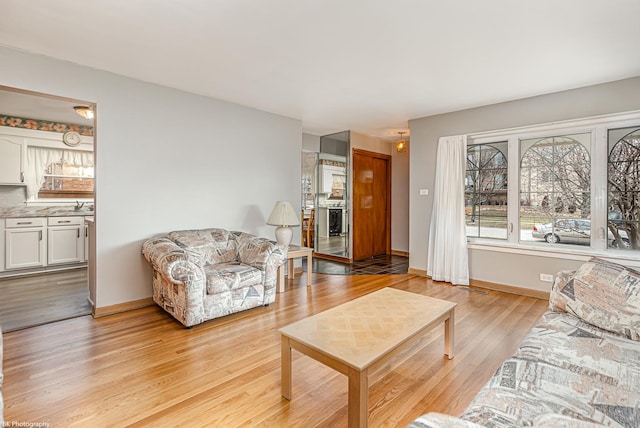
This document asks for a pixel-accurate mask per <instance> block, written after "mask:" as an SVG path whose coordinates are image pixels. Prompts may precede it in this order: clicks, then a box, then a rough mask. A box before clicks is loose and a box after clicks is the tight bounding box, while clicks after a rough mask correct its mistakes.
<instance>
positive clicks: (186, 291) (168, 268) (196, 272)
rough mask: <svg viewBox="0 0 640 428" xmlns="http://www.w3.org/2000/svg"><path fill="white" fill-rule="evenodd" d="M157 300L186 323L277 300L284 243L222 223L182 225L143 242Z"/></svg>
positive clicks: (284, 252) (143, 251)
mask: <svg viewBox="0 0 640 428" xmlns="http://www.w3.org/2000/svg"><path fill="white" fill-rule="evenodd" d="M142 254H143V255H144V257H145V258H146V259H147V261H148V262H149V263H151V266H152V267H153V300H154V301H155V302H156V303H157V304H158V305H159V306H160V307H162V308H163V309H164V310H166V311H167V312H169V313H170V314H171V315H173V317H174V318H175V319H177V320H178V321H180V322H181V323H182V324H184V325H185V326H186V327H191V326H193V325H196V324H200V323H202V322H204V321H207V320H210V319H213V318H218V317H221V316H224V315H228V314H231V313H234V312H239V311H243V310H245V309H251V308H254V307H256V306H261V305H265V306H266V305H268V304H270V303H272V302H273V301H274V300H275V293H276V282H277V271H278V267H279V266H280V265H281V264H282V263H284V261H285V260H286V248H283V247H280V246H278V245H277V244H276V243H274V242H273V241H269V240H268V239H265V238H259V237H257V236H254V235H251V234H248V233H243V232H230V231H227V230H224V229H201V230H181V231H175V232H171V233H169V234H168V235H167V236H165V237H159V238H153V239H149V240H148V241H146V242H145V243H144V244H143V246H142Z"/></svg>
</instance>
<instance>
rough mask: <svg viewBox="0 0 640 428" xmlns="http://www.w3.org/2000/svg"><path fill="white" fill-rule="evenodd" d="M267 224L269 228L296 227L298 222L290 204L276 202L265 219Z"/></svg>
mask: <svg viewBox="0 0 640 428" xmlns="http://www.w3.org/2000/svg"><path fill="white" fill-rule="evenodd" d="M267 224H270V225H271V226H298V225H299V224H300V220H298V216H297V215H296V212H295V211H294V210H293V206H292V205H291V203H290V202H288V201H278V202H276V205H275V206H274V207H273V210H272V211H271V215H270V216H269V218H268V219H267Z"/></svg>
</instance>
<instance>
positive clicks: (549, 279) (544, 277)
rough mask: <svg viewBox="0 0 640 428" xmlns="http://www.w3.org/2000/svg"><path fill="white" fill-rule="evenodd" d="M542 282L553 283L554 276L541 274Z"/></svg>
mask: <svg viewBox="0 0 640 428" xmlns="http://www.w3.org/2000/svg"><path fill="white" fill-rule="evenodd" d="M540 281H544V282H553V275H548V274H546V273H541V274H540Z"/></svg>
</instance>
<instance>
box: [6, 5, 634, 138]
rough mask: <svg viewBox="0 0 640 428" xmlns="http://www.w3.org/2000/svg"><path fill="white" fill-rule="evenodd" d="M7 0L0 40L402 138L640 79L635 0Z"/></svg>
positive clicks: (315, 128) (324, 128)
mask: <svg viewBox="0 0 640 428" xmlns="http://www.w3.org/2000/svg"><path fill="white" fill-rule="evenodd" d="M2 3H3V6H2V17H1V18H0V21H1V25H0V45H3V46H7V47H13V48H18V49H21V50H25V51H28V52H33V53H38V54H44V55H47V56H51V57H54V58H59V59H63V60H67V61H71V62H74V63H78V64H83V65H87V66H90V67H94V68H98V69H102V70H107V71H111V72H114V73H117V74H121V75H125V76H130V77H133V78H136V79H140V80H144V81H147V82H154V83H157V84H161V85H165V86H169V87H173V88H177V89H181V90H184V91H188V92H192V93H197V94H202V95H206V96H211V97H214V98H217V99H222V100H226V101H231V102H234V103H238V104H242V105H245V106H250V107H255V108H257V109H260V110H265V111H268V112H272V113H276V114H280V115H284V116H288V117H292V118H296V119H300V120H301V121H302V125H303V130H304V131H305V132H308V133H310V134H315V135H325V134H329V133H333V132H337V131H342V130H347V129H350V130H354V131H358V132H362V133H365V134H369V135H376V136H383V137H397V135H398V134H397V132H398V131H402V130H406V129H407V127H408V120H410V119H414V118H420V117H425V116H430V115H434V114H439V113H445V112H450V111H455V110H461V109H465V108H471V107H477V106H482V105H487V104H493V103H497V102H502V101H508V100H513V99H519V98H524V97H529V96H534V95H540V94H545V93H550V92H557V91H562V90H566V89H572V88H577V87H582V86H588V85H593V84H597V83H604V82H608V81H613V80H619V79H624V78H628V77H634V76H638V75H640V55H638V54H637V43H638V40H640V25H638V16H640V2H639V1H637V0H616V1H611V0H589V1H585V0H563V1H557V0H519V1H513V0H484V1H474V0H450V1H444V0H440V1H434V0H394V1H389V0H317V1H313V0H270V1H258V0H191V1H186V2H158V1H154V0H136V1H131V0H110V1H86V0H65V1H62V2H55V5H54V4H52V3H51V2H50V1H49V0H31V1H28V2H25V1H22V0H3V2H2ZM98 103H99V100H98ZM98 107H99V105H98Z"/></svg>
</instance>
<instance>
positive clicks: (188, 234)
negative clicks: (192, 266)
mask: <svg viewBox="0 0 640 428" xmlns="http://www.w3.org/2000/svg"><path fill="white" fill-rule="evenodd" d="M167 238H169V239H171V240H172V241H174V242H175V243H176V244H177V245H178V246H179V247H181V248H183V249H184V250H185V251H186V252H187V253H188V254H189V256H190V257H193V258H195V259H197V260H198V261H199V262H200V263H199V264H201V265H204V264H217V263H226V262H231V261H234V260H236V258H237V256H238V244H237V242H236V238H235V235H233V234H232V233H230V232H229V231H227V230H224V229H200V230H179V231H175V232H171V233H169V234H168V235H167Z"/></svg>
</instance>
